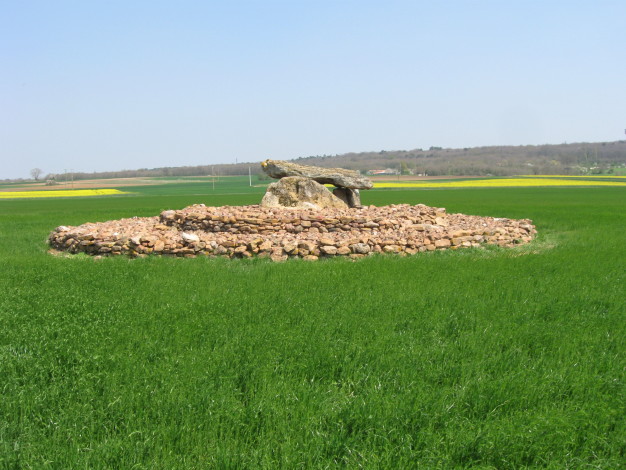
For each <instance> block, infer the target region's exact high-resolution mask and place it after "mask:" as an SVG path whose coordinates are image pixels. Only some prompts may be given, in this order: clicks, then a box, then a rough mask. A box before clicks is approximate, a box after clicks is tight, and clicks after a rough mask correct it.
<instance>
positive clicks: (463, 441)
mask: <svg viewBox="0 0 626 470" xmlns="http://www.w3.org/2000/svg"><path fill="white" fill-rule="evenodd" d="M216 189H217V188H216ZM137 191H138V193H137V194H136V195H133V196H120V197H108V198H90V199H87V198H85V199H63V200H41V199H39V200H14V201H0V240H2V243H1V244H0V390H1V393H2V397H1V398H2V399H1V400H0V468H7V469H18V468H58V469H65V468H145V469H153V468H164V469H170V468H185V469H187V468H359V467H364V468H418V467H419V468H441V469H449V468H485V469H487V468H493V469H507V468H510V469H514V468H515V469H517V468H537V467H540V468H555V469H557V468H558V469H562V468H607V469H609V468H610V469H613V468H619V467H620V466H623V462H624V458H625V455H624V453H625V451H626V429H625V422H624V416H625V415H626V409H625V408H626V407H625V403H624V380H625V377H624V375H625V374H624V371H625V367H626V361H625V360H624V352H625V347H624V346H625V344H624V343H625V340H624V338H626V331H625V329H626V328H625V324H626V322H625V320H626V318H625V313H626V309H625V303H624V293H625V292H626V282H625V274H626V273H625V268H624V259H625V255H626V250H625V248H624V246H625V244H624V240H625V237H624V227H626V191H624V190H623V189H622V188H575V189H573V188H507V189H472V190H434V191H423V190H420V191H417V190H406V191H383V190H374V191H369V192H363V200H364V202H365V203H367V204H370V203H372V204H378V205H382V204H390V203H411V204H416V203H425V204H429V205H434V206H439V207H446V208H448V210H449V212H465V213H470V214H479V215H493V216H500V217H529V218H532V219H533V220H534V222H535V223H536V225H537V227H538V229H539V233H540V235H539V238H538V239H537V241H535V242H534V243H533V244H532V245H530V246H529V247H521V248H516V249H511V250H504V249H488V250H467V251H463V252H441V253H432V254H423V255H419V256H415V257H409V258H399V257H372V258H367V259H365V260H362V261H360V262H356V263H355V262H349V261H347V260H343V259H337V260H328V261H321V262H317V263H307V262H301V261H293V262H286V263H282V264H272V263H269V262H266V261H263V260H252V261H245V260H237V261H228V260H223V259H217V260H207V259H191V260H190V259H169V258H163V259H160V258H146V259H136V260H128V259H125V258H115V259H103V260H99V261H97V260H93V259H92V258H88V257H83V256H77V257H73V258H57V257H52V256H49V255H47V254H46V245H45V239H46V236H47V234H48V232H49V231H50V230H51V229H52V228H54V227H55V226H56V225H60V224H66V225H72V224H80V223H83V222H86V221H102V220H107V219H112V218H120V217H131V216H134V215H138V216H147V215H154V214H157V213H158V212H159V211H161V210H163V209H168V208H181V207H184V206H186V205H189V204H192V203H204V204H207V205H209V204H210V205H223V204H231V205H235V204H237V205H238V204H252V203H257V202H258V201H259V198H260V195H261V194H262V189H260V188H252V189H249V188H248V189H246V187H245V185H244V184H243V183H241V184H239V186H237V185H234V186H233V187H231V188H230V189H228V190H227V189H225V188H224V190H223V191H216V192H215V193H213V192H212V190H211V188H210V186H209V187H207V185H206V184H205V185H197V184H196V183H188V184H186V185H183V184H181V185H176V184H168V185H163V186H159V187H152V186H150V187H144V188H143V189H138V190H137ZM139 191H141V193H139ZM229 192H231V193H234V194H228V193H229Z"/></svg>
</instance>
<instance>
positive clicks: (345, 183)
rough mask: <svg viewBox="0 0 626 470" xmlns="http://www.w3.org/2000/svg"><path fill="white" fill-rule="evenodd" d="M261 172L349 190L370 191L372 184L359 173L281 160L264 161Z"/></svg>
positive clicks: (274, 176) (277, 177)
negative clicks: (295, 177)
mask: <svg viewBox="0 0 626 470" xmlns="http://www.w3.org/2000/svg"><path fill="white" fill-rule="evenodd" d="M261 167H262V168H263V171H264V172H265V173H267V174H268V175H269V176H271V177H272V178H276V179H280V178H285V177H287V176H302V177H304V178H310V179H312V180H314V181H317V182H318V183H321V184H334V185H335V186H338V187H342V188H350V189H372V188H373V187H374V184H373V183H372V182H371V180H370V179H369V178H366V177H364V176H361V175H360V174H359V172H357V171H353V170H345V169H343V168H322V167H318V166H308V165H298V164H297V163H291V162H285V161H282V160H265V161H264V162H263V163H261Z"/></svg>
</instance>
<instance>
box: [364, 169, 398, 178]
mask: <svg viewBox="0 0 626 470" xmlns="http://www.w3.org/2000/svg"><path fill="white" fill-rule="evenodd" d="M367 174H368V175H372V176H388V175H399V174H400V171H399V170H394V169H393V168H385V169H384V170H369V171H368V172H367Z"/></svg>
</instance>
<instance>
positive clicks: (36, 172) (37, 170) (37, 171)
mask: <svg viewBox="0 0 626 470" xmlns="http://www.w3.org/2000/svg"><path fill="white" fill-rule="evenodd" d="M42 173H43V170H42V169H41V168H33V169H32V170H30V176H32V177H33V178H35V181H38V180H39V177H40V176H41V174H42Z"/></svg>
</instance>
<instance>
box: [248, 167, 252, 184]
mask: <svg viewBox="0 0 626 470" xmlns="http://www.w3.org/2000/svg"><path fill="white" fill-rule="evenodd" d="M248 179H249V180H250V187H252V170H251V169H250V167H248Z"/></svg>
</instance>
